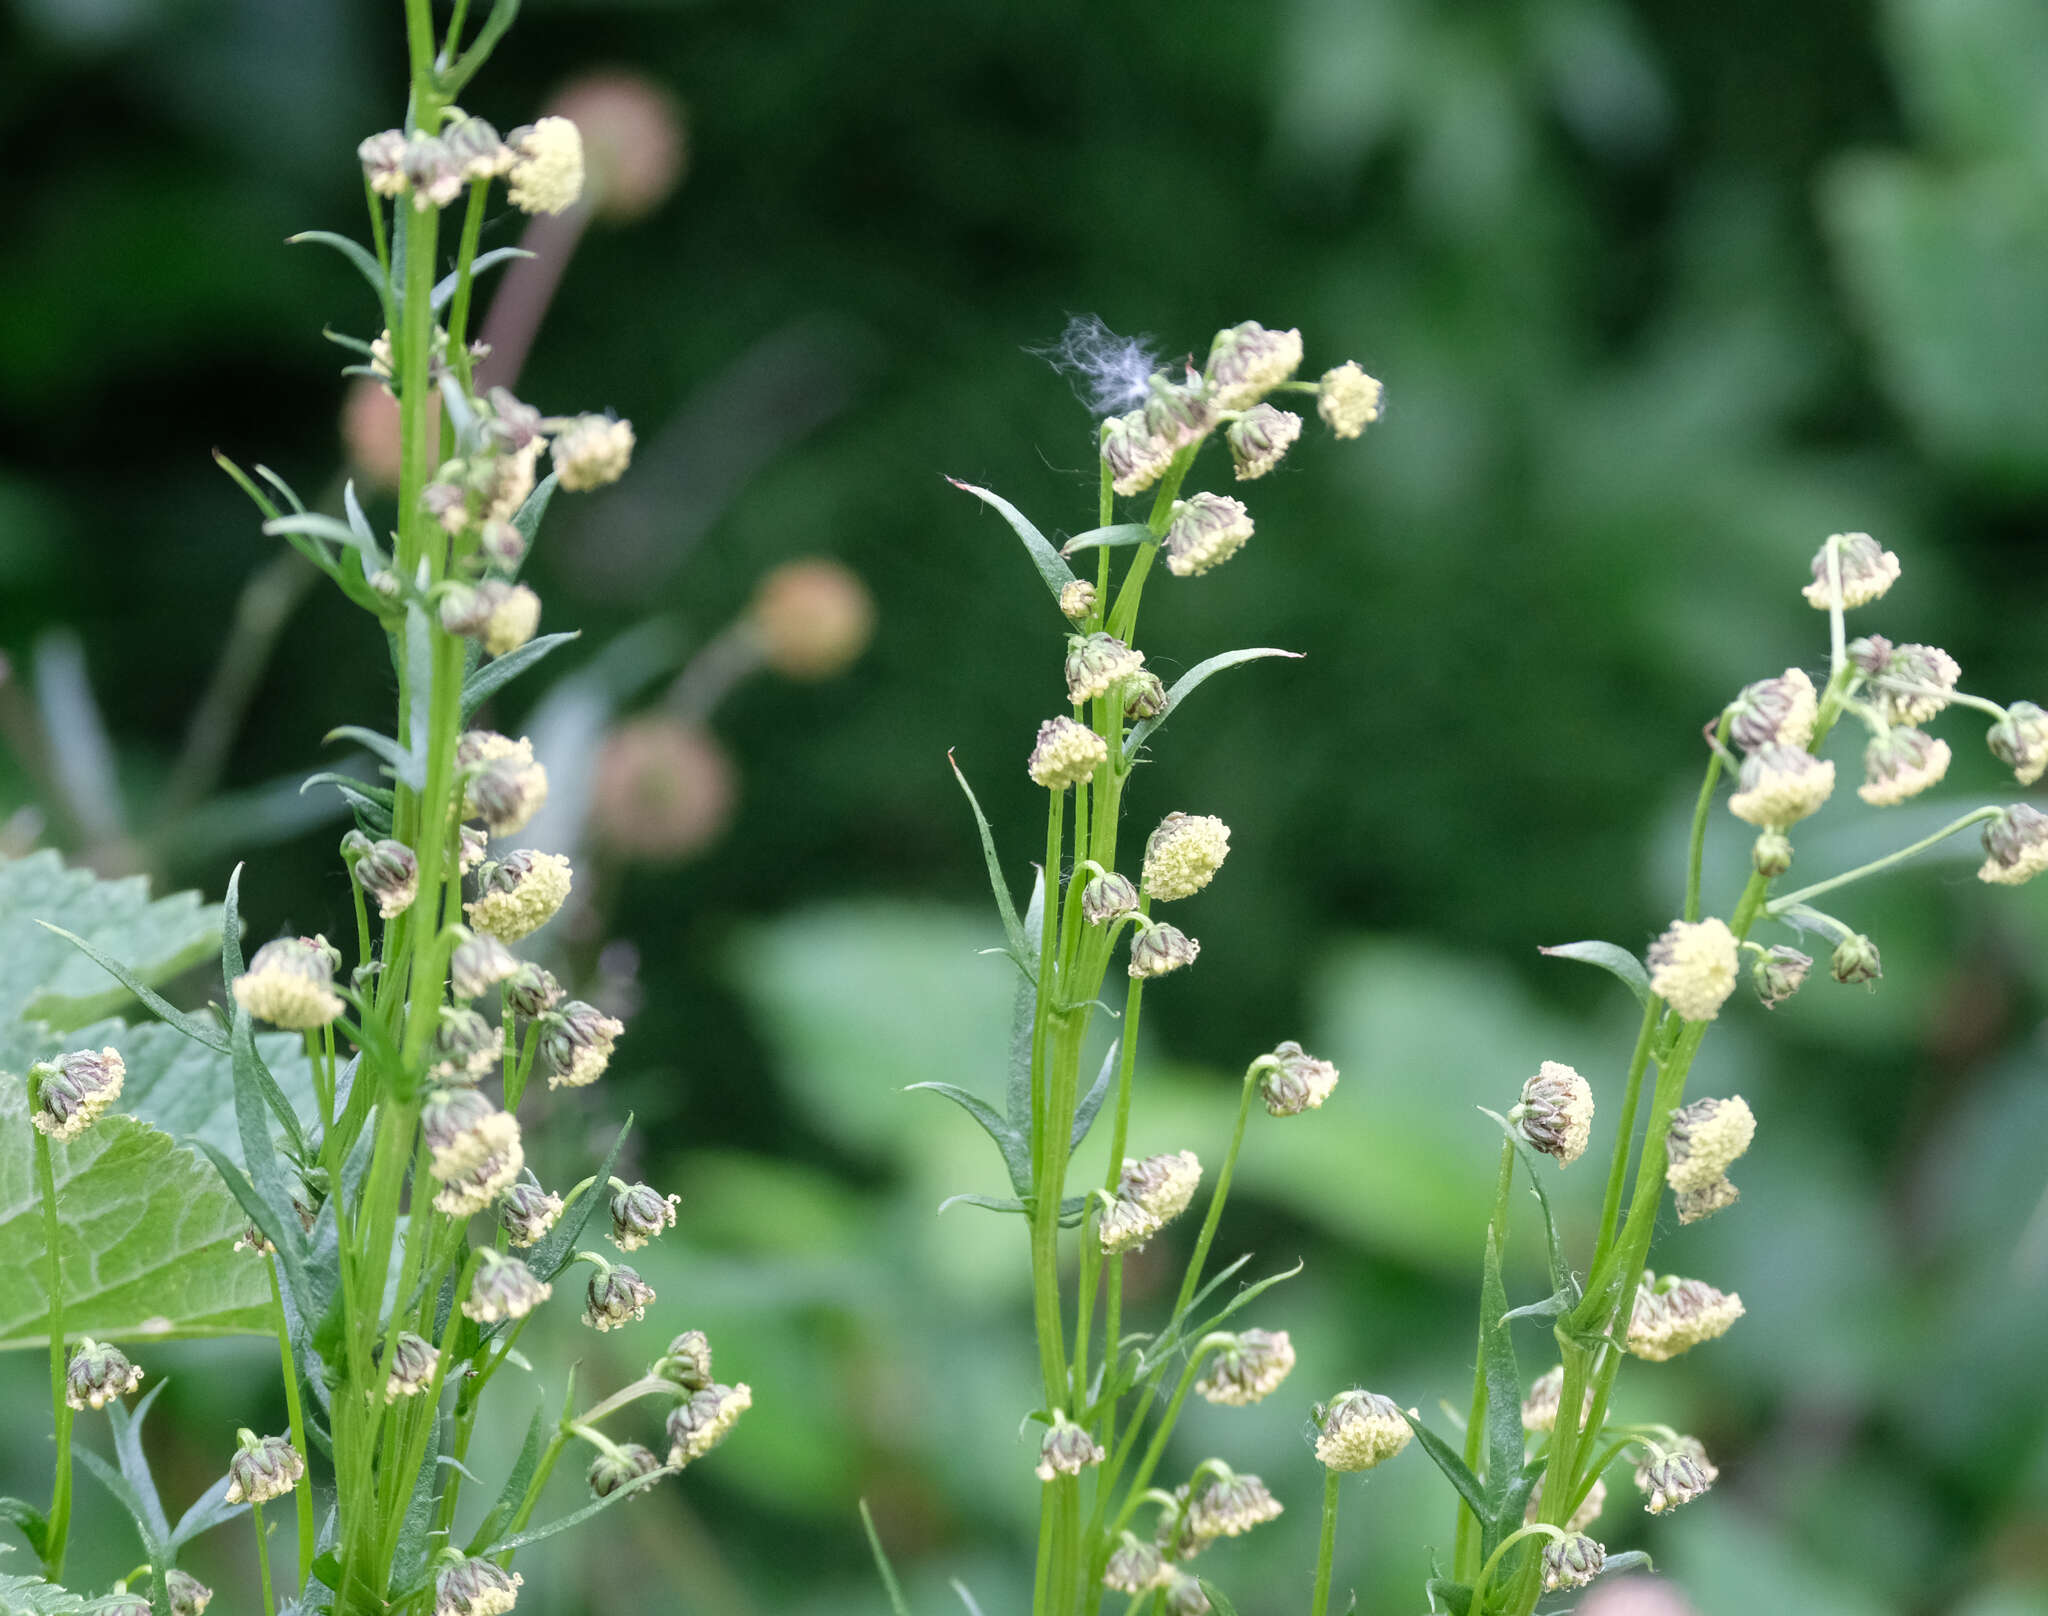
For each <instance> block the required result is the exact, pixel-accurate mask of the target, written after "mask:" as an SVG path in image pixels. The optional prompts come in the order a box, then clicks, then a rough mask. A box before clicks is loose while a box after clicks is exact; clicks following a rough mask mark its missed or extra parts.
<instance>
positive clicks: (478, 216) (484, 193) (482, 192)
mask: <svg viewBox="0 0 2048 1616" xmlns="http://www.w3.org/2000/svg"><path fill="white" fill-rule="evenodd" d="M490 195H491V182H490V181H489V180H477V181H475V182H474V183H472V184H471V186H470V187H469V208H468V210H467V211H466V212H465V213H464V214H463V216H462V240H461V243H460V245H459V246H457V248H456V249H455V296H454V299H453V300H452V301H451V302H450V303H449V305H448V363H449V364H451V365H453V366H454V367H455V374H456V375H458V376H460V377H461V378H462V390H463V391H464V392H465V393H467V392H470V391H472V387H473V378H472V376H471V373H470V358H469V299H470V288H471V284H472V281H473V279H474V277H473V269H474V266H475V264H476V244H477V239H478V237H479V236H480V235H481V234H482V233H483V227H484V208H485V205H486V204H487V203H488V202H489V200H490Z"/></svg>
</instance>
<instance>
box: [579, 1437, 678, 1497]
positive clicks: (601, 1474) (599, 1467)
mask: <svg viewBox="0 0 2048 1616" xmlns="http://www.w3.org/2000/svg"><path fill="white" fill-rule="evenodd" d="M660 1468H661V1456H660V1455H659V1454H657V1453H656V1452H655V1451H654V1450H653V1449H652V1448H643V1447H642V1446H641V1445H640V1444H639V1443H637V1442H628V1443H626V1444H625V1445H624V1446H623V1447H618V1448H614V1449H613V1450H612V1451H611V1452H610V1453H600V1454H599V1455H598V1456H597V1457H596V1458H595V1459H592V1460H591V1461H590V1490H591V1491H592V1492H594V1493H595V1494H597V1496H598V1497H599V1498H609V1497H611V1495H612V1494H613V1493H615V1492H617V1491H618V1490H619V1489H620V1488H621V1487H623V1486H625V1485H626V1484H627V1483H628V1482H634V1481H638V1480H639V1479H640V1478H641V1477H642V1476H651V1475H653V1474H654V1473H655V1471H657V1470H659V1469H660Z"/></svg>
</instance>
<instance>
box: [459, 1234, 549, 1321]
mask: <svg viewBox="0 0 2048 1616" xmlns="http://www.w3.org/2000/svg"><path fill="white" fill-rule="evenodd" d="M554 1289H555V1288H554V1286H552V1285H550V1284H547V1283H546V1282H545V1281H543V1280H542V1279H540V1278H539V1277H538V1276H536V1275H535V1273H534V1271H533V1270H532V1269H531V1268H528V1267H527V1266H526V1264H525V1263H523V1262H521V1261H520V1260H519V1259H518V1258H517V1257H506V1256H501V1255H500V1254H499V1253H497V1252H495V1251H493V1250H491V1248H490V1247H488V1246H479V1247H478V1248H477V1270H476V1275H475V1277H474V1278H473V1279H471V1280H470V1282H469V1296H468V1298H467V1299H466V1300H465V1301H464V1302H463V1304H462V1313H463V1316H464V1317H465V1318H470V1319H474V1320H476V1322H477V1323H479V1324H496V1323H497V1322H498V1321H499V1320H500V1319H523V1318H525V1317H526V1315H527V1314H529V1313H531V1312H532V1311H533V1310H534V1309H535V1308H537V1307H539V1306H540V1304H541V1303H543V1302H545V1301H546V1300H547V1299H548V1298H549V1297H550V1296H552V1295H553V1294H554Z"/></svg>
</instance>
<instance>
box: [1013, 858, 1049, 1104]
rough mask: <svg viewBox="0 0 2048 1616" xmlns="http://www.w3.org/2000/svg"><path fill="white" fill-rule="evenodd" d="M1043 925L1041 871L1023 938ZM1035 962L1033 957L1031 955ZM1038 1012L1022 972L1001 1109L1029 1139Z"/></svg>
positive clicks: (1031, 987) (1025, 973)
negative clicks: (1033, 1042)
mask: <svg viewBox="0 0 2048 1616" xmlns="http://www.w3.org/2000/svg"><path fill="white" fill-rule="evenodd" d="M1044 924H1045V872H1044V871H1043V870H1041V871H1039V872H1038V879H1037V881H1036V882H1035V883H1033V885H1032V888H1031V903H1030V906H1029V907H1028V908H1027V909H1026V910H1025V911H1024V935H1025V936H1027V937H1033V936H1036V935H1038V932H1039V928H1040V927H1042V926H1043V925H1044ZM1031 958H1032V960H1033V961H1034V963H1035V961H1036V959H1037V955H1036V954H1033V955H1031ZM1037 1013H1038V990H1037V988H1036V986H1035V985H1034V983H1033V981H1032V973H1031V971H1030V970H1025V971H1022V972H1020V973H1019V975H1018V978H1017V993H1016V996H1015V998H1013V999H1012V1000H1011V1001H1010V1058H1009V1063H1008V1068H1007V1070H1006V1072H1005V1075H1004V1085H1003V1109H1004V1110H1005V1111H1006V1112H1007V1113H1008V1114H1009V1118H1010V1126H1011V1128H1012V1129H1013V1130H1015V1131H1016V1132H1018V1133H1020V1134H1023V1135H1024V1137H1025V1138H1027V1139H1028V1138H1030V1137H1031V1029H1032V1025H1033V1023H1034V1021H1035V1020H1036V1017H1037Z"/></svg>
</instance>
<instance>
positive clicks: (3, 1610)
mask: <svg viewBox="0 0 2048 1616" xmlns="http://www.w3.org/2000/svg"><path fill="white" fill-rule="evenodd" d="M13 1549H14V1545H13V1544H11V1543H0V1554H9V1553H12V1552H13ZM87 1608H88V1607H87V1605H86V1602H85V1598H84V1596H83V1595H81V1594H75V1593H73V1592H72V1591H71V1590H70V1589H68V1588H60V1587H58V1586H57V1585H56V1584H55V1583H54V1582H45V1581H44V1580H43V1579H42V1578H41V1577H26V1576H15V1575H14V1574H13V1573H12V1572H6V1571H0V1616H82V1613H83V1612H84V1611H86V1610H87Z"/></svg>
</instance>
